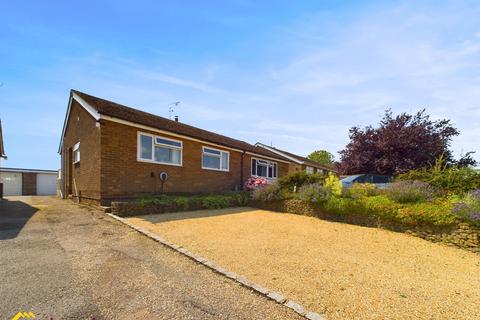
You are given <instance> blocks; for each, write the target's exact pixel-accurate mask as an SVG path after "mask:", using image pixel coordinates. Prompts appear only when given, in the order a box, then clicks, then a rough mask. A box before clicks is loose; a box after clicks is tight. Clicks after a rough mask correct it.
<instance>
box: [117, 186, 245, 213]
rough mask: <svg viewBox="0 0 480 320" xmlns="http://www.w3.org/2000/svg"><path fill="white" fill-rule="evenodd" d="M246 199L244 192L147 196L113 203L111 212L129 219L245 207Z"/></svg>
mask: <svg viewBox="0 0 480 320" xmlns="http://www.w3.org/2000/svg"><path fill="white" fill-rule="evenodd" d="M248 199H249V194H248V193H245V192H230V193H227V194H223V195H192V196H173V195H156V196H150V195H149V196H142V197H139V198H137V199H133V200H130V201H114V202H112V205H111V212H112V213H113V214H114V215H117V216H119V217H131V216H139V215H148V214H159V213H166V212H179V211H193V210H202V209H223V208H229V207H240V206H245V205H246V204H247V203H248Z"/></svg>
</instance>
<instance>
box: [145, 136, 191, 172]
mask: <svg viewBox="0 0 480 320" xmlns="http://www.w3.org/2000/svg"><path fill="white" fill-rule="evenodd" d="M182 149H183V144H182V142H181V141H177V140H173V139H168V138H165V137H159V136H153V135H150V134H147V133H139V135H138V160H140V161H148V162H155V163H162V164H171V165H177V166H181V165H182Z"/></svg>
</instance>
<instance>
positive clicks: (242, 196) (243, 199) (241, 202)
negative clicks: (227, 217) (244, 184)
mask: <svg viewBox="0 0 480 320" xmlns="http://www.w3.org/2000/svg"><path fill="white" fill-rule="evenodd" d="M225 195H226V196H228V197H230V198H231V204H232V205H237V206H242V207H244V206H246V205H248V202H249V200H250V192H246V191H232V192H227V193H226V194H225Z"/></svg>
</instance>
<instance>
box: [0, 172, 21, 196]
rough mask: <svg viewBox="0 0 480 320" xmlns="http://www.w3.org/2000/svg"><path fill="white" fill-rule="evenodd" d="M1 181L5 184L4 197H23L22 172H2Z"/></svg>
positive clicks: (0, 173)
mask: <svg viewBox="0 0 480 320" xmlns="http://www.w3.org/2000/svg"><path fill="white" fill-rule="evenodd" d="M0 181H2V183H3V195H5V196H21V195H22V173H21V172H0Z"/></svg>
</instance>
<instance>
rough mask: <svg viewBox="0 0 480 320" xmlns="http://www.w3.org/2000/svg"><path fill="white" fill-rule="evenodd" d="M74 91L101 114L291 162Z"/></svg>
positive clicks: (199, 130)
mask: <svg viewBox="0 0 480 320" xmlns="http://www.w3.org/2000/svg"><path fill="white" fill-rule="evenodd" d="M72 93H75V94H77V95H78V96H79V97H80V98H82V99H83V100H84V101H85V102H87V103H88V104H89V105H90V106H91V107H92V108H94V109H95V110H96V111H97V112H98V113H99V114H101V115H105V116H110V117H114V118H118V119H122V120H126V121H129V122H133V123H137V124H141V125H145V126H149V127H153V128H156V129H159V130H164V131H168V132H172V133H176V134H180V135H184V136H188V137H191V138H195V139H199V140H203V141H206V142H211V143H214V144H219V145H222V146H226V147H230V148H234V149H240V150H242V151H248V152H252V153H255V154H258V155H263V156H266V157H270V158H275V159H279V160H283V161H288V162H290V160H289V159H287V158H285V157H282V156H280V155H278V154H276V153H274V152H271V151H269V150H265V149H264V148H261V147H257V146H254V145H251V144H249V143H247V142H244V141H241V140H237V139H233V138H229V137H227V136H224V135H220V134H217V133H214V132H211V131H207V130H203V129H200V128H197V127H193V126H190V125H187V124H184V123H181V122H177V121H173V120H169V119H167V118H163V117H160V116H157V115H154V114H151V113H148V112H144V111H140V110H138V109H134V108H130V107H127V106H124V105H121V104H118V103H115V102H112V101H108V100H105V99H101V98H97V97H94V96H91V95H89V94H86V93H83V92H80V91H77V90H72Z"/></svg>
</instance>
